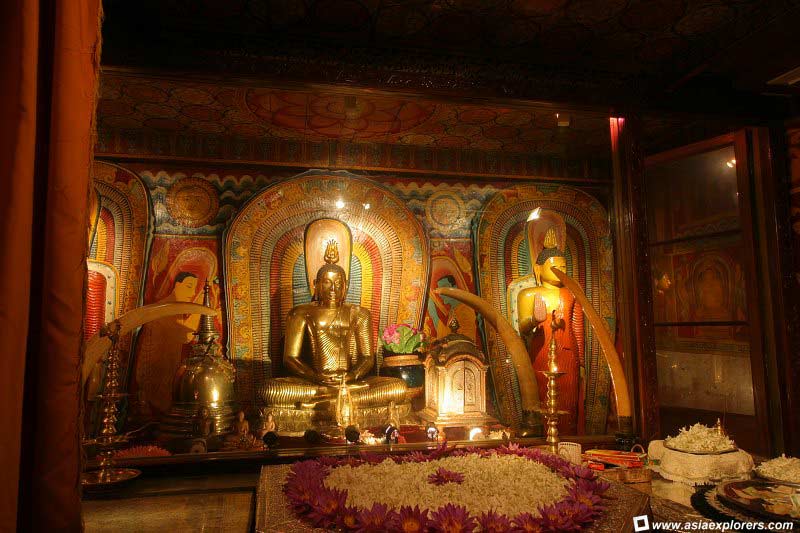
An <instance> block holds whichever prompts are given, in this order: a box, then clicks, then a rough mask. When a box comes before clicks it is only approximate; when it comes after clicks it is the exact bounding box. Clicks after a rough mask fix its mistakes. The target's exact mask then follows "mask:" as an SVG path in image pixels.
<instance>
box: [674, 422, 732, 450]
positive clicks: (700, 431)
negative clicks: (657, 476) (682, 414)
mask: <svg viewBox="0 0 800 533" xmlns="http://www.w3.org/2000/svg"><path fill="white" fill-rule="evenodd" d="M664 445H665V446H666V447H667V448H672V449H673V450H678V451H682V452H688V453H714V452H724V451H728V450H733V449H735V448H736V444H734V442H733V441H732V440H731V439H730V438H729V437H728V436H727V435H723V434H721V433H719V432H718V431H717V429H716V428H710V427H708V426H704V425H703V424H695V425H693V426H692V427H690V428H685V427H684V428H681V430H680V432H679V433H678V436H677V437H667V438H666V439H664Z"/></svg>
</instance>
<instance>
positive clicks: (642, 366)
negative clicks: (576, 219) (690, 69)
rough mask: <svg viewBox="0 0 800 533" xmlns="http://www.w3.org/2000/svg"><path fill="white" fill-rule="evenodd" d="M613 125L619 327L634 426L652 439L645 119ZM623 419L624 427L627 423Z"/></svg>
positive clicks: (654, 412)
mask: <svg viewBox="0 0 800 533" xmlns="http://www.w3.org/2000/svg"><path fill="white" fill-rule="evenodd" d="M609 125H610V128H611V159H612V172H613V177H614V211H613V212H614V220H613V224H614V231H615V241H614V250H615V265H616V274H617V283H618V287H619V290H618V291H617V317H618V321H619V327H618V329H619V335H620V340H621V345H622V352H623V359H624V365H625V371H626V373H627V375H628V377H629V381H630V383H631V384H632V387H633V390H632V391H630V393H631V397H632V398H633V399H634V418H635V420H634V422H635V425H634V429H635V431H636V434H637V435H638V436H639V438H641V439H642V440H643V441H648V440H650V439H652V438H654V437H656V436H657V434H658V432H659V416H658V382H657V380H656V356H655V339H654V331H653V306H652V292H651V287H650V285H651V281H650V278H651V275H650V261H649V248H648V246H647V224H646V218H645V217H646V211H645V195H644V154H643V153H642V149H641V144H640V133H641V121H640V119H639V118H638V117H637V116H633V115H627V116H624V117H622V116H620V117H612V118H611V119H610V124H609ZM620 422H621V423H620V429H621V430H624V421H620ZM623 432H624V431H623Z"/></svg>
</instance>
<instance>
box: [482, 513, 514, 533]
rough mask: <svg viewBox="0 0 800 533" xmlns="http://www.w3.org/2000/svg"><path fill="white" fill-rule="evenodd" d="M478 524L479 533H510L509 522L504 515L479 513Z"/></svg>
mask: <svg viewBox="0 0 800 533" xmlns="http://www.w3.org/2000/svg"><path fill="white" fill-rule="evenodd" d="M478 524H479V525H480V526H481V531H485V532H486V533H506V531H511V520H509V518H508V517H507V516H506V515H504V514H499V513H497V512H495V511H489V512H486V513H481V515H480V516H479V517H478Z"/></svg>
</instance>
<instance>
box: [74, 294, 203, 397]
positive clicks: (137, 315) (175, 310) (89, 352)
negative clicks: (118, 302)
mask: <svg viewBox="0 0 800 533" xmlns="http://www.w3.org/2000/svg"><path fill="white" fill-rule="evenodd" d="M218 314H219V311H217V310H215V309H211V308H210V307H206V306H204V305H200V304H195V303H185V302H175V303H172V302H169V303H158V304H150V305H143V306H142V307H137V308H136V309H132V310H130V311H128V312H127V313H125V314H124V315H122V316H121V317H119V318H118V319H116V321H115V322H118V323H119V331H118V332H117V335H119V336H122V335H125V334H126V333H130V332H131V331H133V330H134V329H136V328H138V327H139V326H141V325H142V324H146V323H148V322H151V321H153V320H158V319H159V318H164V317H167V316H172V315H211V316H216V315H218ZM110 348H111V338H109V337H108V336H105V335H104V334H103V330H102V329H101V330H100V331H98V332H97V333H95V334H94V335H92V338H91V339H89V340H88V341H87V342H86V348H85V349H84V352H83V367H82V378H83V380H82V383H86V380H87V379H89V376H90V375H91V373H92V370H93V369H94V367H95V365H97V363H99V362H100V361H102V360H103V359H105V355H106V353H108V350H109V349H110Z"/></svg>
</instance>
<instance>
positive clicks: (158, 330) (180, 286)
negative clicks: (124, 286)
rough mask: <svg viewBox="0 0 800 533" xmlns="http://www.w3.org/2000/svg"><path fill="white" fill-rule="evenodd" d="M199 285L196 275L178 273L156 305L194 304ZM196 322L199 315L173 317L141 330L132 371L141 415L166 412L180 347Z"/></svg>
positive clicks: (180, 354)
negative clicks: (166, 292)
mask: <svg viewBox="0 0 800 533" xmlns="http://www.w3.org/2000/svg"><path fill="white" fill-rule="evenodd" d="M198 282H199V280H198V278H197V276H196V275H195V274H193V273H191V272H185V271H183V272H179V273H178V274H177V275H176V276H175V280H174V282H173V286H172V291H171V292H170V293H169V294H168V295H167V296H166V297H165V298H162V299H160V300H158V302H157V303H166V302H195V303H197V296H198V295H199V294H200V291H199V290H198V286H199V283H198ZM199 322H200V315H175V316H170V317H166V318H162V319H159V320H154V321H153V322H149V323H147V324H145V325H144V326H142V330H141V331H140V332H139V337H138V340H137V344H136V347H137V350H136V364H135V371H134V378H135V380H136V381H135V388H136V390H137V391H138V397H139V403H138V406H139V407H138V408H139V409H140V410H141V411H142V412H141V413H140V414H142V415H151V416H160V415H162V414H164V413H166V412H167V411H168V410H169V408H170V406H171V405H172V383H173V380H174V378H175V373H176V372H177V370H178V368H179V367H180V364H181V361H182V359H183V346H184V345H185V344H186V343H188V342H189V341H191V340H192V335H193V333H194V331H195V330H197V326H198V324H199Z"/></svg>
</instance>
